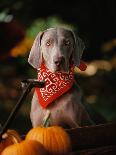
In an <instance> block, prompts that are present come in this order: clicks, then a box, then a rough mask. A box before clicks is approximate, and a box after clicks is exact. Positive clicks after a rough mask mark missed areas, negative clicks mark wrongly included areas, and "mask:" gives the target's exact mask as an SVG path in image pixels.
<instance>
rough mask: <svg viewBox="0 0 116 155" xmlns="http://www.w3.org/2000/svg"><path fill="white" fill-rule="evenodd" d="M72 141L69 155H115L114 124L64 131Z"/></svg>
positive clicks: (115, 131)
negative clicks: (71, 151)
mask: <svg viewBox="0 0 116 155" xmlns="http://www.w3.org/2000/svg"><path fill="white" fill-rule="evenodd" d="M66 131H67V132H68V134H69V135H70V138H71V141H72V150H73V153H72V154H71V155H78V154H80V155H94V154H95V155H100V154H103V155H107V154H108V155H116V123H106V124H100V125H94V126H85V127H80V128H74V129H69V130H68V129H67V130H66Z"/></svg>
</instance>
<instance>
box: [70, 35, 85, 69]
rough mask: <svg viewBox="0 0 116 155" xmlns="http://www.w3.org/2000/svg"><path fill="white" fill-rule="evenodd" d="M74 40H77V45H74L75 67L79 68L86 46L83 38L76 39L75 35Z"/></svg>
mask: <svg viewBox="0 0 116 155" xmlns="http://www.w3.org/2000/svg"><path fill="white" fill-rule="evenodd" d="M74 40H75V45H74V51H73V62H74V65H75V66H79V65H80V60H81V57H82V54H83V51H84V49H85V44H84V42H83V41H82V39H81V38H79V37H77V38H76V37H75V35H74Z"/></svg>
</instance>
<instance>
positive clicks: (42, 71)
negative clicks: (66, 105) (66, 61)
mask: <svg viewBox="0 0 116 155" xmlns="http://www.w3.org/2000/svg"><path fill="white" fill-rule="evenodd" d="M79 68H80V70H83V71H84V70H85V69H86V65H85V64H84V63H83V62H82V63H81V66H80V67H79ZM84 68H85V69H84ZM38 71H39V72H38V80H40V81H43V80H44V81H45V87H44V88H35V91H36V93H37V96H38V100H39V103H40V105H41V106H42V107H43V108H46V107H47V106H48V105H50V104H51V103H52V102H53V101H55V100H56V99H57V98H58V97H59V96H61V95H63V94H64V93H65V92H67V91H68V90H69V89H70V88H71V87H72V85H73V83H74V67H73V68H72V69H71V70H70V72H69V73H62V72H57V73H52V72H51V71H50V70H48V69H47V68H46V67H45V65H43V64H42V66H41V68H39V69H38Z"/></svg>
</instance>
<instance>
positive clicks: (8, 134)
mask: <svg viewBox="0 0 116 155" xmlns="http://www.w3.org/2000/svg"><path fill="white" fill-rule="evenodd" d="M2 138H3V139H6V138H11V139H12V142H13V143H14V144H16V143H20V142H21V138H20V135H19V134H18V133H17V132H16V131H15V130H7V132H6V133H4V134H3V135H2Z"/></svg>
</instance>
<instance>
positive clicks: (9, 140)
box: [0, 130, 21, 154]
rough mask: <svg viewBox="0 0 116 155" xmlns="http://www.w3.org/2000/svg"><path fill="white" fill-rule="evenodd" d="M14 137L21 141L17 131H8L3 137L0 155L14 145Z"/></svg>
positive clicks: (0, 143)
mask: <svg viewBox="0 0 116 155" xmlns="http://www.w3.org/2000/svg"><path fill="white" fill-rule="evenodd" d="M14 136H15V137H17V140H18V141H21V138H20V135H19V134H18V132H17V131H15V130H7V132H6V133H4V134H3V135H2V140H1V142H0V154H1V152H2V151H3V150H4V149H5V148H6V147H7V146H9V145H12V144H14V141H15V139H14Z"/></svg>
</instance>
